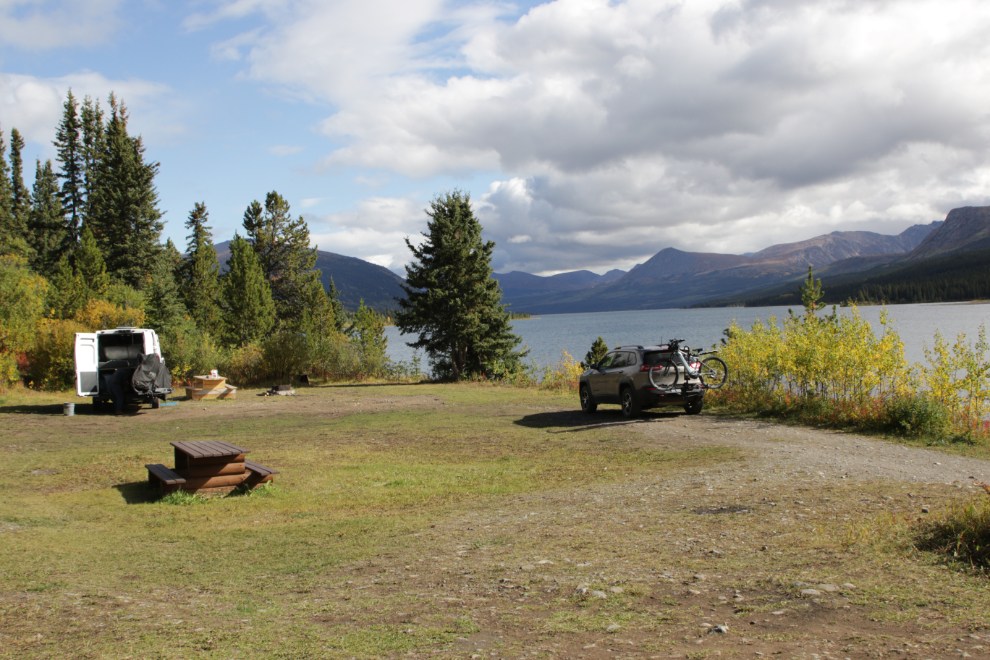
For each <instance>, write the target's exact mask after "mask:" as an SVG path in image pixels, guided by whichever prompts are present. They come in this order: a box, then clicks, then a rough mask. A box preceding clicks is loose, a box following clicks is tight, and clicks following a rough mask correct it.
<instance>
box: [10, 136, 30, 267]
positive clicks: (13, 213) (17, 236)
mask: <svg viewBox="0 0 990 660" xmlns="http://www.w3.org/2000/svg"><path fill="white" fill-rule="evenodd" d="M23 149H24V138H22V137H21V134H20V132H19V131H18V130H17V129H16V128H12V129H11V130H10V219H9V220H8V224H7V227H6V228H5V231H4V234H5V235H6V236H5V242H7V243H9V244H10V245H11V246H17V247H16V252H17V253H19V254H22V255H23V256H26V257H30V256H31V250H30V244H29V243H28V235H27V233H28V231H27V225H28V213H29V211H30V210H31V193H29V192H28V189H27V188H26V187H25V186H24V163H23V161H22V160H21V151H22V150H23Z"/></svg>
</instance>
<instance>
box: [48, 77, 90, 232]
mask: <svg viewBox="0 0 990 660" xmlns="http://www.w3.org/2000/svg"><path fill="white" fill-rule="evenodd" d="M62 108H63V112H62V121H61V122H60V123H59V125H58V132H57V133H55V141H54V143H53V144H54V145H55V148H56V150H57V152H58V158H57V160H58V162H59V167H60V169H59V173H58V178H59V179H61V180H62V189H61V191H60V192H59V197H60V199H61V202H62V208H63V209H64V210H65V214H66V222H67V229H68V232H69V238H70V239H71V240H72V242H73V243H76V242H78V241H79V228H80V226H81V225H82V216H83V211H84V194H85V180H84V176H85V167H86V159H85V148H84V145H83V143H82V136H81V135H80V133H81V131H82V123H81V120H80V117H79V102H78V101H77V100H76V97H75V96H73V95H72V89H71V88H70V89H69V93H68V96H67V97H66V99H65V104H64V105H63V106H62Z"/></svg>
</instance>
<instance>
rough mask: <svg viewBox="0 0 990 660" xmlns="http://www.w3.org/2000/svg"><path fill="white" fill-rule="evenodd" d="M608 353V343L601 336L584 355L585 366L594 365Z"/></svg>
mask: <svg viewBox="0 0 990 660" xmlns="http://www.w3.org/2000/svg"><path fill="white" fill-rule="evenodd" d="M607 353H608V344H606V343H605V340H604V339H602V338H601V337H598V339H596V340H595V341H594V342H592V344H591V350H590V351H588V352H587V353H586V354H585V356H584V362H583V364H584V366H585V367H592V366H594V365H596V364H598V363H599V362H601V361H602V358H603V357H605V355H606V354H607Z"/></svg>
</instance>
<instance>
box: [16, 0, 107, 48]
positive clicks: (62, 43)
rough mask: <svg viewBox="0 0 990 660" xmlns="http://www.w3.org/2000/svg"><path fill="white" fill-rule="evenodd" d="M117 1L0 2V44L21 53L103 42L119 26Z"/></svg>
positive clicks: (41, 0) (20, 0)
mask: <svg viewBox="0 0 990 660" xmlns="http://www.w3.org/2000/svg"><path fill="white" fill-rule="evenodd" d="M120 4H121V0H62V1H54V2H52V1H46V0H0V42H3V43H4V44H5V45H7V46H17V47H19V48H23V49H25V50H48V49H52V48H65V47H69V46H94V45H97V44H102V43H104V42H105V41H106V40H107V39H108V38H109V37H110V36H112V35H113V34H114V33H115V32H116V31H117V29H118V28H119V27H120V25H121V21H120V19H119V18H118V16H117V9H118V7H119V6H120Z"/></svg>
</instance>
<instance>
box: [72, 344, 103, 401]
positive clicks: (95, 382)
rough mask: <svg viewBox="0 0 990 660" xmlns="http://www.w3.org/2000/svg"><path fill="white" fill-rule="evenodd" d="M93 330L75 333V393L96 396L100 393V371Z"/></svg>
mask: <svg viewBox="0 0 990 660" xmlns="http://www.w3.org/2000/svg"><path fill="white" fill-rule="evenodd" d="M96 348H97V347H96V333H95V332H77V333H76V394H78V395H79V396H96V395H98V394H99V393H100V371H99V362H98V351H97V350H96Z"/></svg>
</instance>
